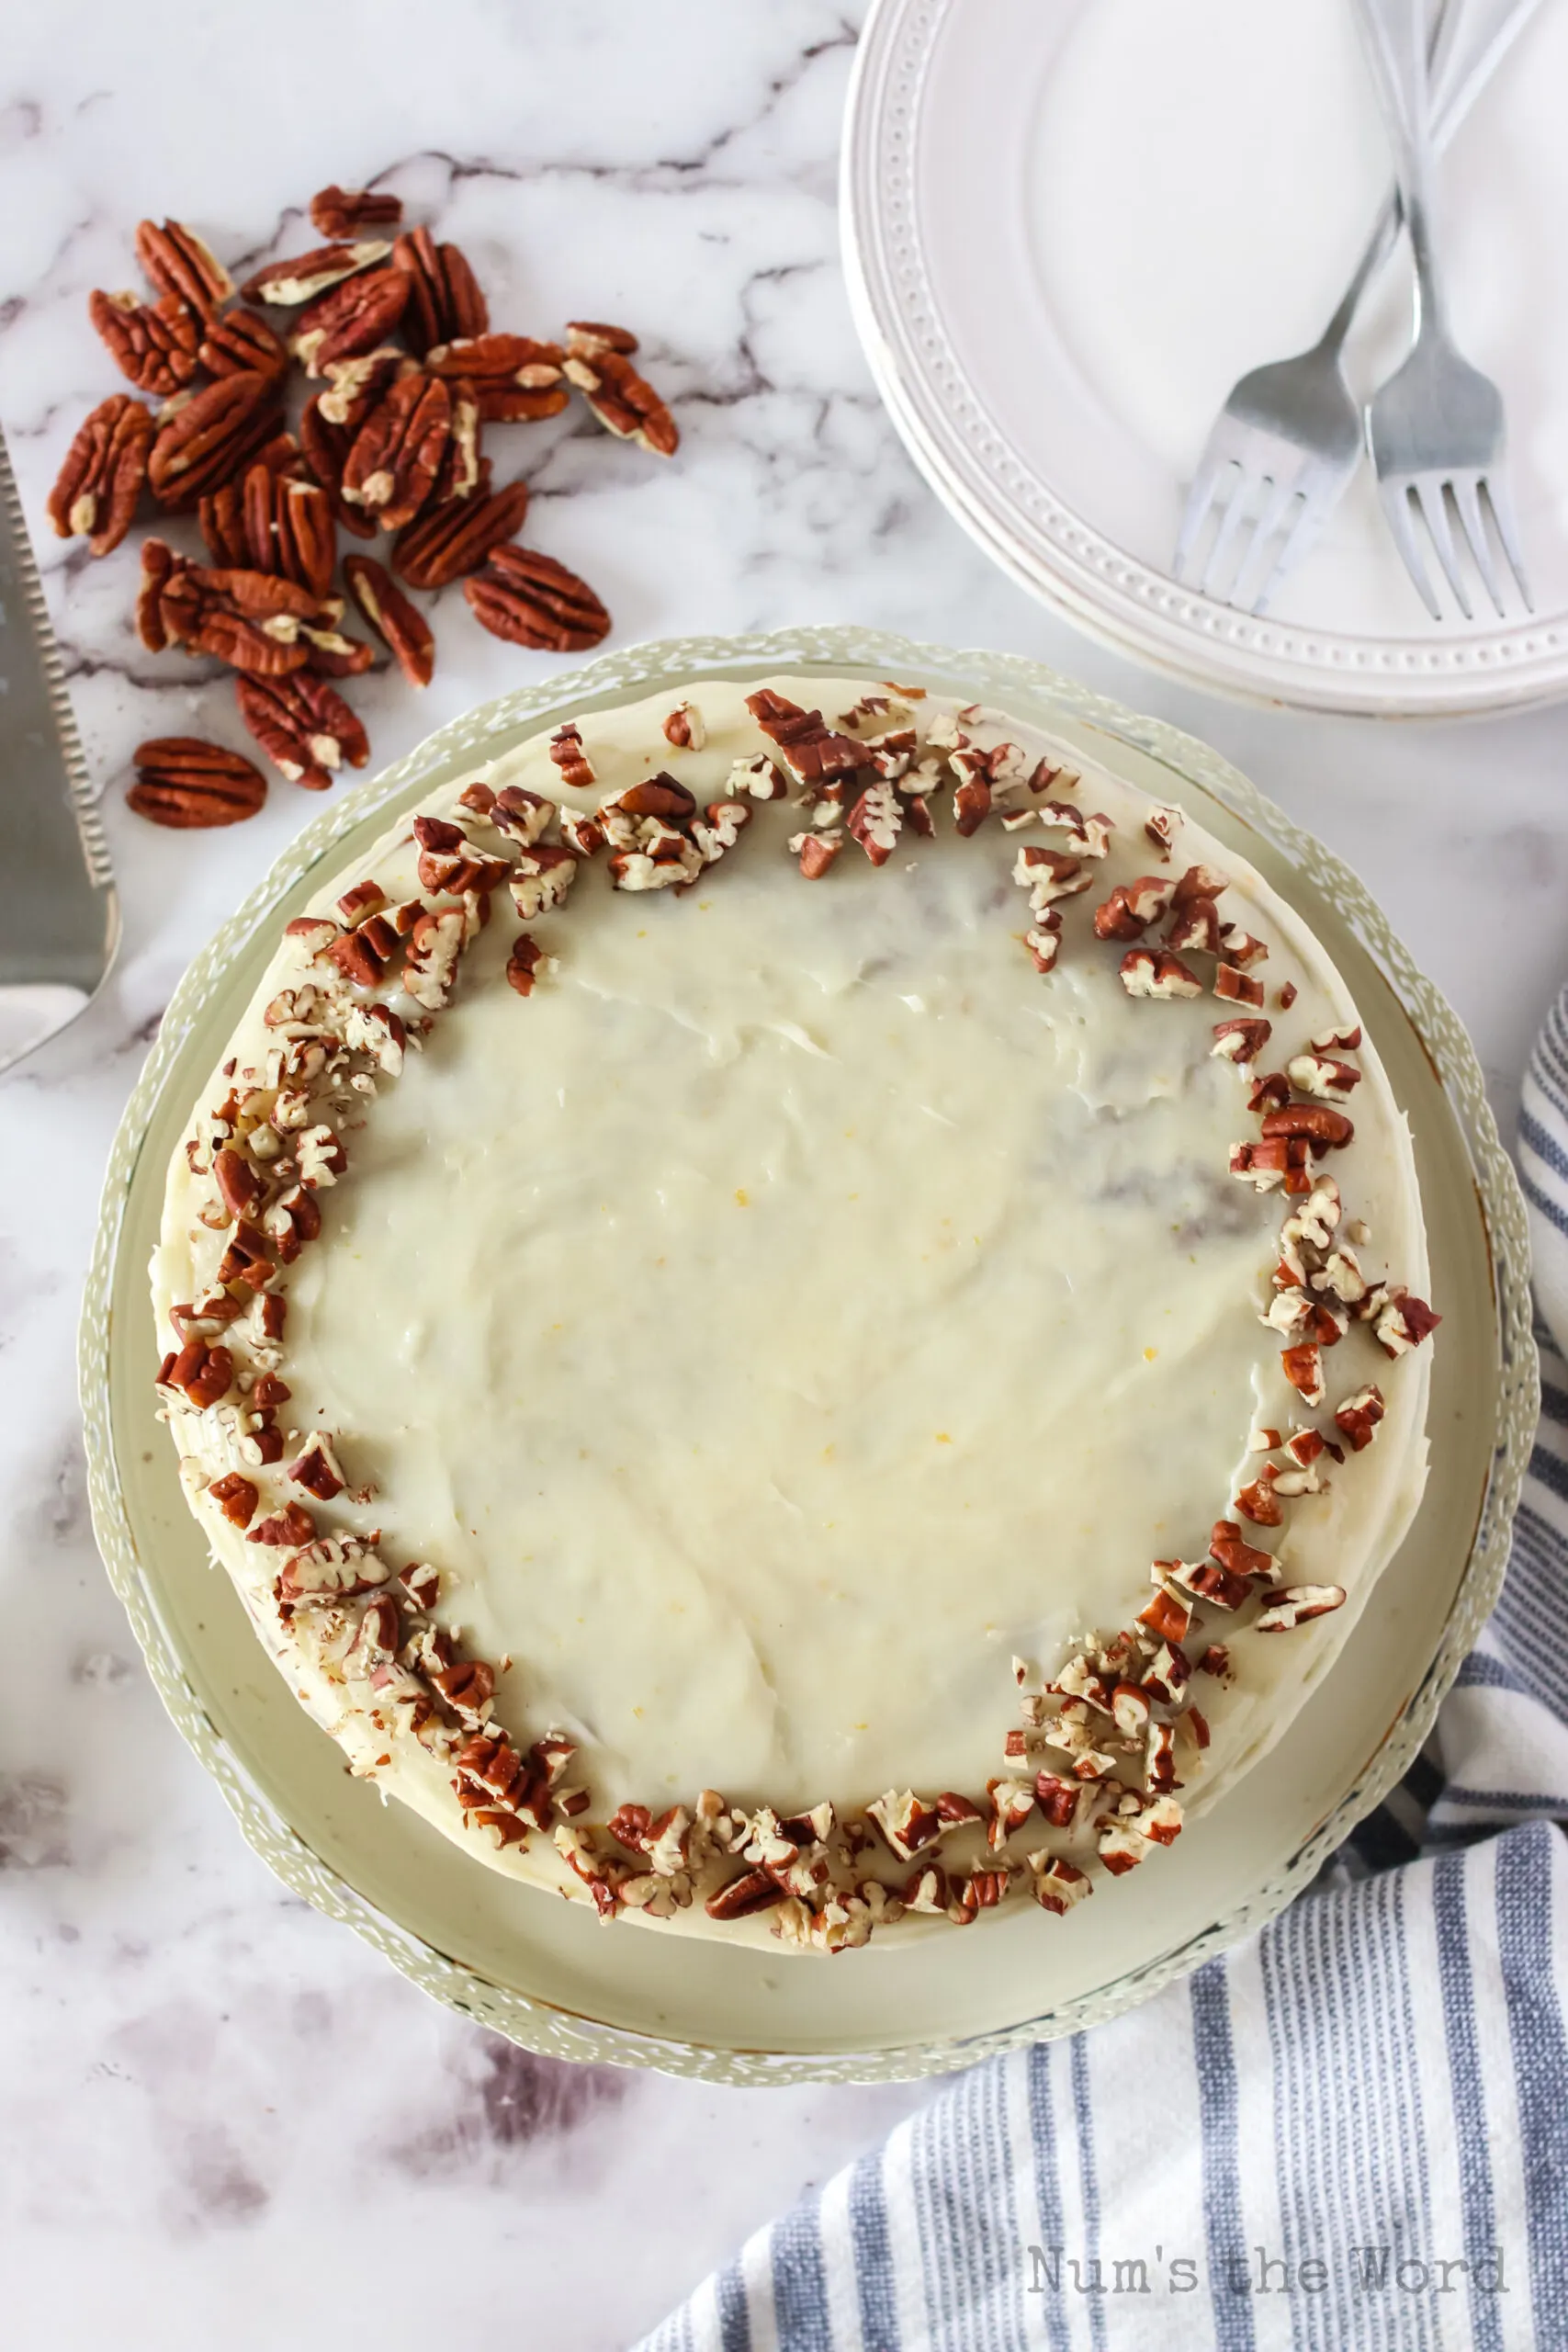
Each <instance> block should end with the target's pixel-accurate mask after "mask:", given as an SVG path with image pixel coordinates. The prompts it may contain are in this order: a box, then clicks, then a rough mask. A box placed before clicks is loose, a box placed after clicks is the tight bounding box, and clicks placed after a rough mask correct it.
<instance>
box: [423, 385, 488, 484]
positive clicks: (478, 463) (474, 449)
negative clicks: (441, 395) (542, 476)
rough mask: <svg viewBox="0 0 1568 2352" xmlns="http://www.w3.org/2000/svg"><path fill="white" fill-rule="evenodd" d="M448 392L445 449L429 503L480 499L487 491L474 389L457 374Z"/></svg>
mask: <svg viewBox="0 0 1568 2352" xmlns="http://www.w3.org/2000/svg"><path fill="white" fill-rule="evenodd" d="M448 389H449V390H450V392H451V395H452V424H451V430H450V432H449V433H448V434H447V436H446V455H445V456H444V457H443V458H442V460H441V470H440V472H439V473H438V474H437V475H436V477H435V481H434V487H433V489H432V490H431V493H430V503H431V505H432V506H447V505H450V503H452V501H453V500H454V499H465V498H472V497H473V495H474V493H475V492H476V491H477V492H479V496H480V497H481V498H483V497H487V496H488V495H489V492H490V477H491V462H490V459H489V458H487V457H486V456H485V455H484V453H483V451H482V450H481V448H480V447H479V435H480V432H481V430H482V424H481V420H480V417H479V401H477V400H476V399H475V397H474V388H473V386H472V384H470V383H468V381H467V380H466V379H464V378H463V377H461V376H459V377H457V379H456V380H455V381H454V382H453V383H452V384H451V385H450V387H449V388H448Z"/></svg>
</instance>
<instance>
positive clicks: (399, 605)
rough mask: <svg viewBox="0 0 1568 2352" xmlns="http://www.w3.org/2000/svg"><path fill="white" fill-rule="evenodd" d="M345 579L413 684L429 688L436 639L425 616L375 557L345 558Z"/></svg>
mask: <svg viewBox="0 0 1568 2352" xmlns="http://www.w3.org/2000/svg"><path fill="white" fill-rule="evenodd" d="M343 576H344V585H345V586H346V587H347V590H348V593H349V594H350V595H351V596H352V597H353V599H354V601H355V604H356V605H358V607H359V609H360V611H361V612H362V613H363V614H364V616H365V617H366V619H367V621H368V622H369V624H370V626H371V628H373V629H374V630H375V632H376V634H377V636H378V638H379V639H381V642H382V643H383V644H384V645H385V646H386V647H387V648H388V649H389V651H390V653H391V656H392V659H393V660H394V661H395V662H396V663H397V665H398V667H399V669H400V671H401V672H402V673H403V675H404V677H405V678H406V679H407V680H408V682H409V684H410V685H411V686H427V685H429V684H430V681H431V678H432V675H433V674H434V669H435V639H434V636H433V635H432V633H431V628H430V624H429V622H428V621H427V620H426V619H425V617H424V615H423V613H422V612H420V611H418V610H417V608H416V607H415V606H414V605H411V604H410V602H409V600H408V598H407V597H406V596H405V595H404V594H403V592H402V590H401V589H400V587H399V586H398V583H397V582H396V581H395V580H394V579H393V578H392V575H391V573H390V572H389V571H388V570H387V568H386V566H385V565H384V564H380V563H378V562H377V561H376V560H375V559H374V557H372V556H367V555H350V556H345V557H344V564H343Z"/></svg>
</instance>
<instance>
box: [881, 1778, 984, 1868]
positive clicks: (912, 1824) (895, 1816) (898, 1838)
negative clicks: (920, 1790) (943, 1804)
mask: <svg viewBox="0 0 1568 2352" xmlns="http://www.w3.org/2000/svg"><path fill="white" fill-rule="evenodd" d="M866 1812H867V1814H868V1815H869V1816H870V1818H871V1819H872V1820H873V1821H874V1822H875V1824H876V1826H877V1827H878V1829H880V1830H881V1832H882V1835H883V1837H884V1838H886V1841H887V1844H888V1846H889V1847H890V1848H891V1849H892V1851H893V1852H894V1853H895V1854H896V1855H897V1858H898V1860H900V1861H901V1862H908V1861H912V1860H914V1858H915V1856H916V1855H917V1854H918V1853H919V1851H920V1849H921V1848H922V1847H924V1846H929V1845H931V1842H932V1840H933V1839H934V1838H939V1837H940V1836H941V1835H942V1815H941V1814H940V1812H939V1811H938V1808H937V1807H936V1806H935V1805H934V1804H931V1803H930V1802H929V1801H928V1800H927V1799H925V1798H923V1797H918V1796H916V1795H915V1793H914V1792H913V1791H912V1790H910V1789H904V1790H902V1791H900V1790H897V1789H888V1790H887V1791H886V1793H885V1794H883V1795H882V1796H879V1797H878V1798H876V1799H875V1801H874V1803H873V1804H868V1805H867V1807H866ZM970 1813H971V1815H972V1816H973V1817H975V1818H976V1819H977V1818H978V1817H979V1815H978V1809H977V1808H976V1807H974V1806H971V1807H970Z"/></svg>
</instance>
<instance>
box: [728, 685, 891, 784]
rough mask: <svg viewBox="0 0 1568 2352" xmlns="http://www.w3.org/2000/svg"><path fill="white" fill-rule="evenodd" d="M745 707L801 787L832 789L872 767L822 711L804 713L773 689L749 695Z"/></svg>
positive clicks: (859, 747) (861, 749) (859, 745)
mask: <svg viewBox="0 0 1568 2352" xmlns="http://www.w3.org/2000/svg"><path fill="white" fill-rule="evenodd" d="M746 707H747V709H748V710H749V711H750V714H751V716H752V718H754V719H755V720H756V722H757V724H758V726H759V727H760V728H761V730H762V732H763V734H764V735H765V736H766V737H767V738H768V740H769V741H770V742H772V743H776V744H777V745H778V747H779V749H780V751H781V752H783V753H784V759H785V760H786V762H787V763H788V764H789V766H790V768H791V770H792V771H793V772H794V774H795V775H796V776H798V777H799V779H800V781H801V783H802V784H807V785H829V784H831V783H833V782H835V781H836V780H837V779H839V778H840V777H843V776H850V775H853V774H854V772H855V770H856V769H857V768H862V767H865V766H867V765H869V763H870V754H869V752H868V751H867V748H866V746H865V745H864V744H863V743H857V742H856V741H855V740H854V738H853V737H852V736H851V735H840V734H838V733H837V732H835V730H834V729H832V728H831V727H829V725H828V722H827V721H826V719H825V718H823V716H822V714H821V712H820V711H819V710H803V709H802V708H801V707H800V705H799V704H798V703H795V702H790V701H788V700H787V699H786V698H785V696H784V695H777V694H774V693H773V689H772V688H771V687H768V686H764V687H761V688H760V689H759V690H758V692H757V693H756V694H753V695H747V697H746Z"/></svg>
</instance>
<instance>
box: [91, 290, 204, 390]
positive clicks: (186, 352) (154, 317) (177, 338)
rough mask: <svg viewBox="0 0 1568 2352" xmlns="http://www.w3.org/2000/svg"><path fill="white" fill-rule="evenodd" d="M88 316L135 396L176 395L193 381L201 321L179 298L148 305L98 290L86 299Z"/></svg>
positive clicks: (170, 296)
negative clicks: (133, 390) (132, 385)
mask: <svg viewBox="0 0 1568 2352" xmlns="http://www.w3.org/2000/svg"><path fill="white" fill-rule="evenodd" d="M87 315H88V317H89V318H90V319H91V320H92V322H93V324H94V326H95V327H96V329H97V332H98V334H99V335H100V336H101V337H102V338H103V341H104V342H105V343H106V344H107V345H108V348H109V352H110V355H111V356H112V357H113V359H114V362H115V365H116V366H117V367H118V369H119V372H120V374H121V375H122V376H128V377H129V378H130V381H131V382H132V383H133V384H134V385H135V386H136V388H137V390H138V391H142V392H158V393H160V394H162V393H168V392H177V391H178V390H179V389H180V386H181V385H182V384H188V383H189V382H190V380H191V379H192V378H193V377H194V376H195V374H196V371H197V345H199V343H200V341H201V322H200V321H199V320H198V319H197V315H196V313H195V311H192V310H190V309H189V308H188V307H187V306H186V304H185V303H184V302H182V301H181V300H180V298H179V296H178V295H177V294H165V295H164V296H162V298H161V299H160V300H158V301H156V302H152V303H148V302H141V301H138V300H137V298H136V296H135V295H134V294H106V293H104V292H103V291H102V290H101V288H96V289H95V290H94V292H93V293H91V294H89V295H88V297H87Z"/></svg>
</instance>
